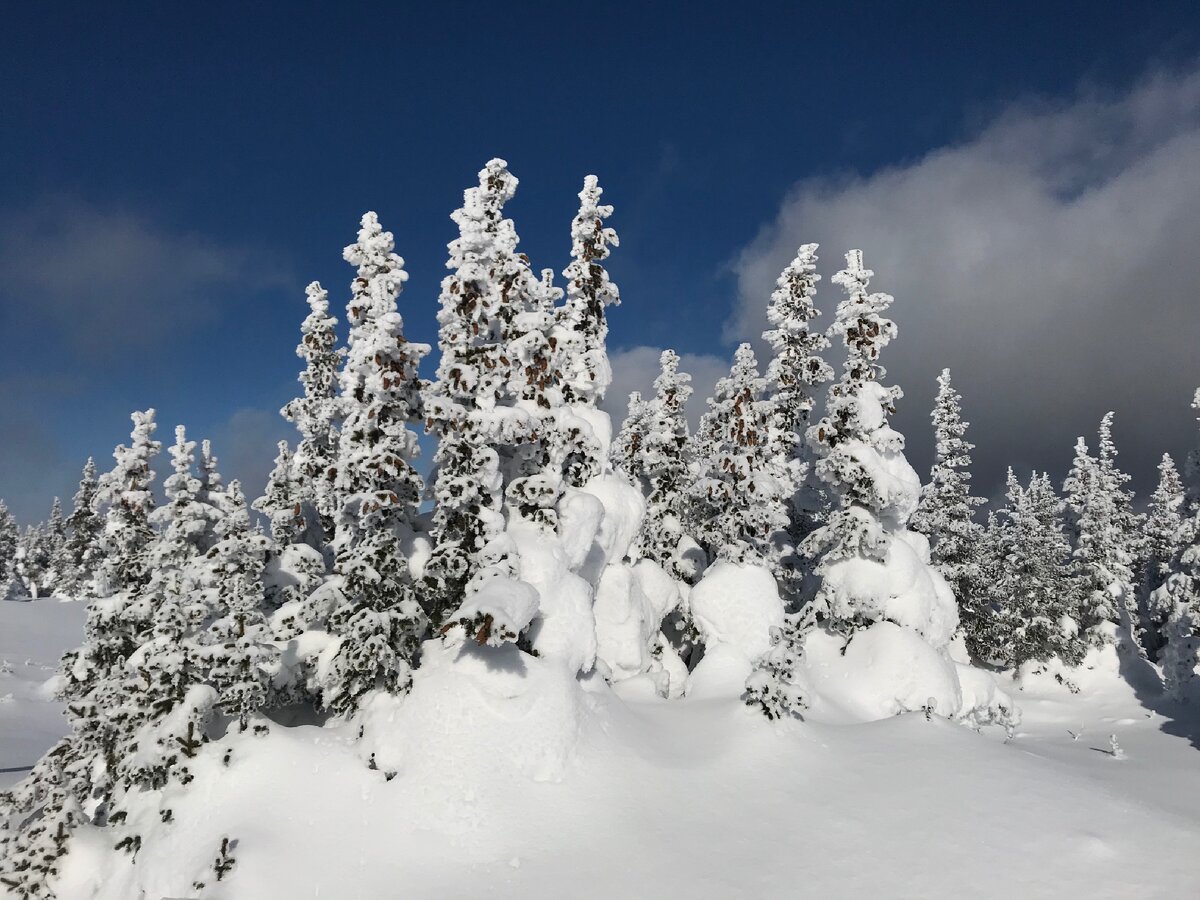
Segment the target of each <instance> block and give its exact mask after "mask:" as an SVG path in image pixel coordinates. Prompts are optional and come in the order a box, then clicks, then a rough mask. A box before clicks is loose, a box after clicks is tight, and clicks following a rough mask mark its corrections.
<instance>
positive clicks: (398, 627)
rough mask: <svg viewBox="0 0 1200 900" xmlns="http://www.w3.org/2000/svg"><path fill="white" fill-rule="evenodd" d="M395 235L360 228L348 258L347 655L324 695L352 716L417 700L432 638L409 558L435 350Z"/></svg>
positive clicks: (341, 625) (343, 541)
mask: <svg viewBox="0 0 1200 900" xmlns="http://www.w3.org/2000/svg"><path fill="white" fill-rule="evenodd" d="M394 246H395V244H394V241H393V238H392V234H391V232H388V231H384V230H383V228H382V227H381V226H380V224H379V219H378V217H377V216H376V215H375V213H367V214H366V215H364V216H363V218H362V228H361V229H360V230H359V233H358V240H357V241H356V242H355V243H353V244H351V245H350V246H348V247H347V248H346V250H345V253H344V256H345V259H346V261H347V262H349V263H350V264H351V265H354V266H355V267H356V268H357V272H358V274H357V277H356V278H355V279H354V281H353V284H352V296H351V299H350V302H349V304H348V306H347V319H348V321H349V323H350V337H349V352H348V354H347V356H346V365H345V367H344V368H343V370H342V373H341V376H340V388H341V402H342V409H343V413H344V416H345V418H344V420H343V423H342V427H341V432H340V437H339V441H338V455H337V459H336V461H335V469H336V476H335V479H334V488H335V490H336V492H337V494H338V512H337V528H336V533H335V537H334V542H333V549H334V551H335V554H336V558H335V562H334V574H335V575H336V576H337V577H338V578H339V579H340V586H339V592H340V595H341V597H340V600H339V602H338V604H337V606H336V607H335V609H334V610H333V612H332V614H331V615H330V618H329V630H330V632H331V633H332V634H333V635H334V636H335V637H336V638H337V640H338V646H337V650H336V652H335V653H334V654H333V657H332V661H331V663H330V666H329V671H328V676H327V678H326V681H325V683H324V685H323V703H324V704H325V706H326V707H327V708H329V709H330V710H332V711H334V712H336V713H339V714H345V713H351V712H353V711H355V710H356V709H357V708H358V703H359V701H360V700H361V698H362V697H363V695H364V694H366V693H367V692H369V691H371V690H374V689H384V690H388V691H392V692H401V691H404V690H406V689H407V687H408V684H409V681H410V677H411V676H410V670H411V666H412V661H413V657H414V655H415V653H416V650H417V647H418V645H419V642H420V640H421V638H422V636H423V634H424V631H425V628H426V619H425V614H424V612H423V611H422V609H421V606H420V604H419V603H418V594H417V588H416V585H415V583H414V579H413V575H412V572H411V571H410V570H409V567H408V561H407V559H406V558H405V555H404V550H403V543H402V542H403V541H404V540H405V539H406V538H407V537H409V536H411V533H412V530H413V520H414V518H415V516H416V513H417V508H418V505H419V504H420V502H421V495H422V491H423V483H422V480H421V476H420V475H418V474H417V471H416V469H415V468H414V467H413V460H414V459H415V458H416V456H417V453H418V449H417V436H416V434H415V433H414V432H413V430H412V428H411V427H410V426H411V424H412V423H413V422H414V421H420V417H421V412H422V400H421V390H422V382H421V380H420V378H419V376H418V374H417V367H418V366H419V365H420V361H421V358H422V357H423V356H425V354H427V353H428V352H429V347H428V345H426V344H417V343H413V342H410V341H409V340H408V339H407V338H406V337H405V335H404V319H403V317H402V316H401V315H400V313H399V312H398V310H397V308H396V298H397V297H398V296H399V294H400V292H401V290H402V289H403V286H404V282H405V280H406V279H407V278H408V273H407V272H405V271H404V260H403V259H401V258H400V257H399V256H398V255H397V254H396V253H395V252H393V251H394Z"/></svg>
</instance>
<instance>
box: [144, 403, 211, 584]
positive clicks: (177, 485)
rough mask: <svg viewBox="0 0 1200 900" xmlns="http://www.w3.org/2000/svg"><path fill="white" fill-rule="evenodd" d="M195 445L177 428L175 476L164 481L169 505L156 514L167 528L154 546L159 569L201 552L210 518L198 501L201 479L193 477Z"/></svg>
mask: <svg viewBox="0 0 1200 900" xmlns="http://www.w3.org/2000/svg"><path fill="white" fill-rule="evenodd" d="M195 450H196V442H195V441H189V440H188V439H187V432H186V430H185V429H184V427H183V426H182V425H177V426H175V443H174V444H172V445H171V448H170V451H169V452H170V454H171V469H172V472H171V474H170V475H168V476H167V478H166V479H165V480H164V481H163V490H164V492H165V493H166V497H167V505H166V506H164V507H162V508H161V509H157V510H155V514H154V519H155V521H157V522H161V523H163V525H164V528H163V534H162V537H161V539H160V540H159V541H158V543H157V544H156V546H155V557H156V559H155V564H156V566H167V565H181V564H183V563H184V562H186V561H187V560H188V559H189V558H190V557H192V556H194V555H198V554H199V553H200V552H201V549H202V547H203V543H204V535H205V530H206V528H207V525H208V522H209V519H210V515H209V514H208V511H207V510H206V509H205V507H204V506H203V504H201V503H200V502H199V500H198V497H199V494H200V488H201V484H200V479H198V478H197V477H196V476H195V474H194V473H193V466H194V465H195V461H196V454H195Z"/></svg>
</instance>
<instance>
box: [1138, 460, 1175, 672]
mask: <svg viewBox="0 0 1200 900" xmlns="http://www.w3.org/2000/svg"><path fill="white" fill-rule="evenodd" d="M1182 525H1183V481H1182V480H1181V479H1180V477H1179V470H1178V469H1176V468H1175V460H1174V459H1172V458H1171V454H1169V453H1164V454H1163V457H1162V461H1161V462H1160V463H1159V464H1158V486H1157V487H1156V488H1155V489H1154V493H1153V494H1151V495H1150V505H1149V508H1148V509H1147V511H1146V527H1145V531H1144V532H1143V534H1144V540H1143V542H1142V554H1141V559H1140V560H1139V562H1138V601H1139V602H1138V608H1139V611H1140V615H1141V623H1140V625H1141V629H1140V638H1141V641H1142V646H1143V647H1144V648H1145V649H1146V651H1147V653H1148V654H1149V655H1150V658H1151V659H1157V658H1158V652H1159V650H1160V649H1161V648H1162V645H1163V634H1162V629H1163V626H1164V625H1165V624H1166V622H1167V619H1168V617H1169V616H1170V614H1171V610H1170V609H1169V608H1167V607H1165V606H1160V605H1158V603H1157V601H1158V600H1161V599H1163V598H1164V597H1163V595H1162V594H1161V593H1159V592H1158V589H1159V588H1160V587H1162V585H1163V583H1164V582H1165V581H1166V580H1167V577H1168V576H1169V575H1170V574H1171V560H1172V559H1174V558H1175V555H1176V553H1177V552H1178V550H1179V547H1178V540H1179V537H1180V527H1181V526H1182Z"/></svg>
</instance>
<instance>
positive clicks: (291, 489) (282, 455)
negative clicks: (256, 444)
mask: <svg viewBox="0 0 1200 900" xmlns="http://www.w3.org/2000/svg"><path fill="white" fill-rule="evenodd" d="M276 447H277V449H278V450H279V453H278V454H277V455H276V456H275V468H273V469H272V470H271V474H270V475H269V476H267V489H266V493H264V494H263V496H261V497H259V498H258V499H257V500H255V501H254V503H253V508H254V509H256V510H257V511H258V512H260V513H262V514H263V515H265V516H266V517H267V518H268V519H269V520H270V522H271V537H272V538H273V539H274V540H275V543H276V544H277V545H279V546H280V547H284V546H287V545H288V544H294V543H297V542H298V541H300V540H301V539H303V537H304V534H305V530H306V527H307V523H306V520H305V516H304V503H305V499H304V494H305V490H304V488H303V487H302V484H301V482H300V480H299V479H298V478H297V477H296V475H295V472H296V462H295V456H294V455H293V454H292V451H291V450H290V449H289V448H288V443H287V441H280V442H279V443H278V444H277V445H276ZM314 508H315V507H314Z"/></svg>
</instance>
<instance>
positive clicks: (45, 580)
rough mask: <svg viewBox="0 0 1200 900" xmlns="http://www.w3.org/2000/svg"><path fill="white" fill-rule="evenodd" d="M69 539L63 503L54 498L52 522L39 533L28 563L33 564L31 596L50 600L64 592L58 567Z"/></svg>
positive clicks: (39, 530)
mask: <svg viewBox="0 0 1200 900" xmlns="http://www.w3.org/2000/svg"><path fill="white" fill-rule="evenodd" d="M66 539H67V526H66V522H65V520H64V519H63V512H62V501H61V500H59V498H58V497H55V498H54V502H53V503H52V504H51V506H50V518H49V519H47V520H46V522H45V523H44V524H43V525H42V526H41V527H40V528H39V529H38V536H37V540H36V542H35V543H34V544H33V546H32V548H31V552H30V553H29V554H28V556H27V557H26V559H27V562H29V563H31V566H30V568H31V576H30V582H31V590H30V593H31V594H35V595H36V596H38V597H49V596H51V595H53V594H56V593H58V592H59V590H60V589H61V586H62V570H61V569H60V568H59V566H60V564H61V563H62V554H63V547H64V546H65V544H66ZM34 586H36V591H35V590H34V589H33V588H34Z"/></svg>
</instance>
